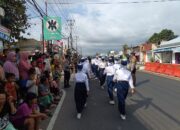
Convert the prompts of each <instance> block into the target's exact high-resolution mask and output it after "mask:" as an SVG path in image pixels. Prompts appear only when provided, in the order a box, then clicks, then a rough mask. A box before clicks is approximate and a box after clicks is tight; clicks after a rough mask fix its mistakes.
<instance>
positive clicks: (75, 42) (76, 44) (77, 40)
mask: <svg viewBox="0 0 180 130" xmlns="http://www.w3.org/2000/svg"><path fill="white" fill-rule="evenodd" d="M75 40H76V41H75V43H76V52H78V49H77V48H78V46H77V41H78V36H76V39H75Z"/></svg>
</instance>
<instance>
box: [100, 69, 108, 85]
mask: <svg viewBox="0 0 180 130" xmlns="http://www.w3.org/2000/svg"><path fill="white" fill-rule="evenodd" d="M99 80H100V86H102V85H103V84H104V83H105V80H106V75H104V68H100V69H99Z"/></svg>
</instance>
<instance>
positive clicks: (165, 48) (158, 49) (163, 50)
mask: <svg viewBox="0 0 180 130" xmlns="http://www.w3.org/2000/svg"><path fill="white" fill-rule="evenodd" d="M173 49H174V48H172V47H169V48H167V47H162V48H157V49H155V50H153V52H155V53H161V52H169V51H173Z"/></svg>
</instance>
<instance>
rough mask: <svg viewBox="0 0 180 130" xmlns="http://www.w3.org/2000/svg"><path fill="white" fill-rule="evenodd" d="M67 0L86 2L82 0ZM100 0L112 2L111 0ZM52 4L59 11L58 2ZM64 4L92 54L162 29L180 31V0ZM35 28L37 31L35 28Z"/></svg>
mask: <svg viewBox="0 0 180 130" xmlns="http://www.w3.org/2000/svg"><path fill="white" fill-rule="evenodd" d="M56 1H57V0H56ZM64 1H65V0H64ZM68 1H72V2H76V1H81V2H84V1H83V0H68ZM94 1H95V0H94ZM96 1H97V0H96ZM101 1H109V2H111V1H110V0H101ZM116 1H119V0H113V2H116ZM121 1H122V0H121ZM126 1H127V0H126ZM128 1H135V0H128ZM136 1H138V0H136ZM90 2H93V1H92V0H91V1H90ZM51 6H52V5H51ZM53 6H54V7H55V8H54V9H56V11H57V10H58V8H57V7H56V5H53ZM64 7H66V8H67V7H68V9H69V10H70V11H72V12H71V15H73V17H74V18H75V20H76V26H77V34H78V35H79V42H78V43H79V45H80V46H82V47H83V50H84V51H83V52H84V53H86V54H92V53H95V51H107V50H110V49H120V48H121V44H123V43H128V44H137V43H141V42H144V41H146V40H147V39H148V38H149V37H150V36H151V35H152V34H153V33H154V32H159V31H161V30H162V29H164V28H167V29H172V30H173V31H174V32H175V34H177V35H180V22H179V21H180V15H178V12H180V2H163V3H146V4H110V5H86V4H77V5H76V4H75V5H72V6H64ZM82 11H83V12H82ZM66 13H68V11H66ZM59 15H61V14H59ZM32 31H33V32H34V30H32ZM35 33H36V32H35ZM34 36H37V35H34Z"/></svg>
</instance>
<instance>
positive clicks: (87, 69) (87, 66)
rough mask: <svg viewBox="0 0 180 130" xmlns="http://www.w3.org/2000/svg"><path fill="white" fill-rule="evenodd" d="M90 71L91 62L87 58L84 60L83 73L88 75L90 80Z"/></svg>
mask: <svg viewBox="0 0 180 130" xmlns="http://www.w3.org/2000/svg"><path fill="white" fill-rule="evenodd" d="M90 71H91V68H90V64H89V60H88V59H87V58H84V62H83V69H82V72H84V73H85V74H86V75H87V77H88V79H89V78H90Z"/></svg>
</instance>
